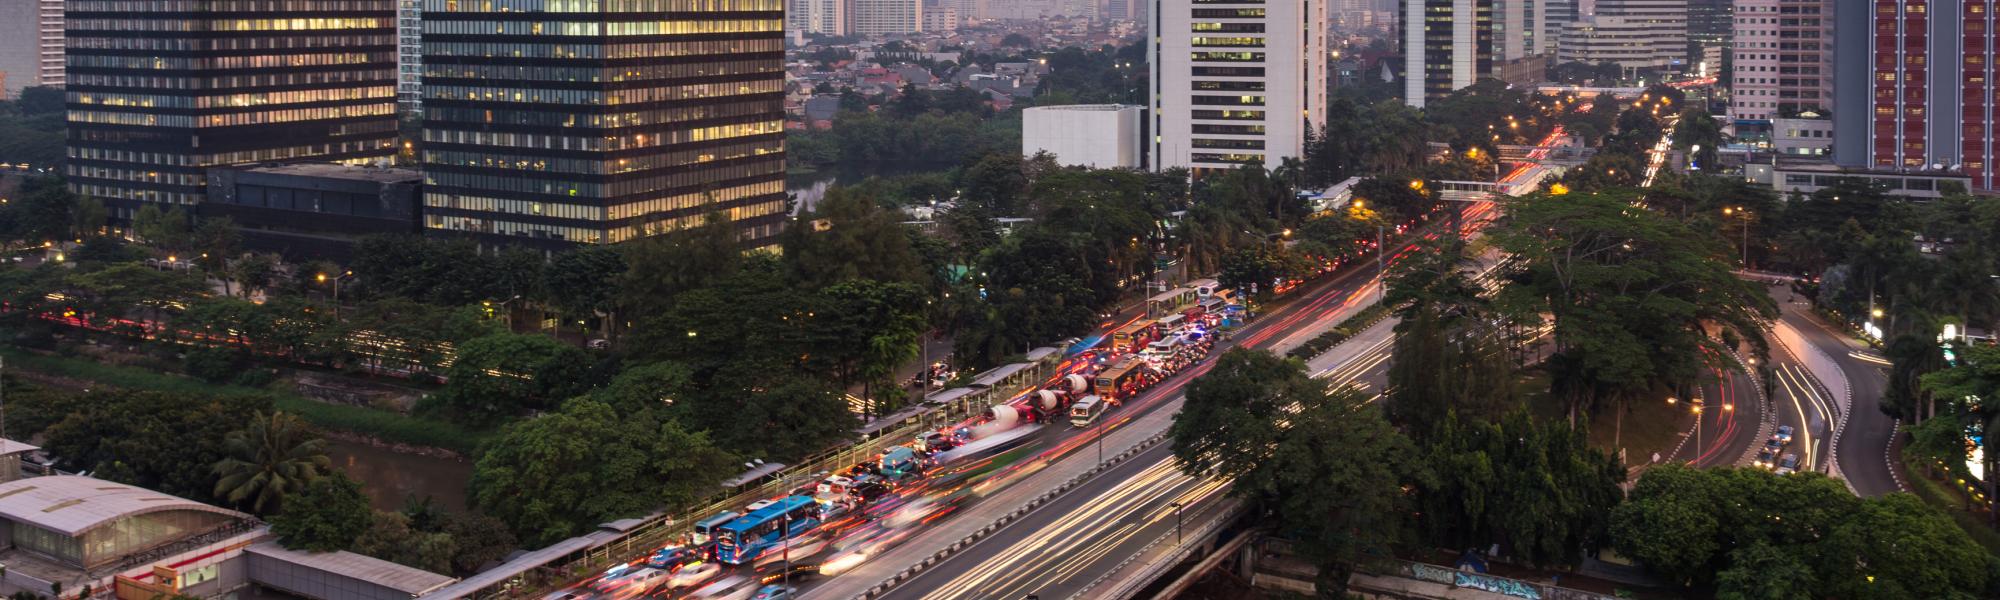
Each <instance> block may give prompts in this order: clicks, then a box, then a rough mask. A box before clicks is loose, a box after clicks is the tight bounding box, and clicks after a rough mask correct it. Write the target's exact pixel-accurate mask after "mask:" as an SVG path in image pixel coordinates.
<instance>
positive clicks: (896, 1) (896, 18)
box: [847, 0, 924, 37]
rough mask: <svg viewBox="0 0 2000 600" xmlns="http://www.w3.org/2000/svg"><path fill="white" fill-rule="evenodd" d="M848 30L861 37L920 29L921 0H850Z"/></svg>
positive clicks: (904, 32)
mask: <svg viewBox="0 0 2000 600" xmlns="http://www.w3.org/2000/svg"><path fill="white" fill-rule="evenodd" d="M847 8H848V10H849V11H852V12H851V13H850V20H849V21H848V23H849V32H850V33H852V34H853V35H858V36H862V37H868V36H880V35H902V34H907V33H916V32H919V31H923V30H924V2H923V0H853V1H852V2H851V3H850V4H848V6H847Z"/></svg>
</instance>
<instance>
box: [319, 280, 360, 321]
mask: <svg viewBox="0 0 2000 600" xmlns="http://www.w3.org/2000/svg"><path fill="white" fill-rule="evenodd" d="M353 276H354V272H353V271H346V272H343V273H341V274H340V276H338V277H334V278H333V320H335V321H339V320H340V280H342V279H346V278H349V277H353ZM314 279H317V280H318V281H319V282H320V283H326V280H327V277H326V274H325V273H320V274H318V275H315V276H314Z"/></svg>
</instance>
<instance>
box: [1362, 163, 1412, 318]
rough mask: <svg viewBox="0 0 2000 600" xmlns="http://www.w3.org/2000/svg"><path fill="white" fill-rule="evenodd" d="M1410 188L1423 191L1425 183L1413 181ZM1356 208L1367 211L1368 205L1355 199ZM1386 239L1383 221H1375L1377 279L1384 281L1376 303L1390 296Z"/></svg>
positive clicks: (1376, 294) (1378, 287)
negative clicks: (1384, 239)
mask: <svg viewBox="0 0 2000 600" xmlns="http://www.w3.org/2000/svg"><path fill="white" fill-rule="evenodd" d="M1410 186H1411V188H1412V189H1422V188H1423V182H1420V181H1411V182H1410ZM1354 208H1355V209H1357V210H1367V208H1368V205H1367V204H1366V203H1365V202H1363V201H1362V200H1361V199H1360V198H1355V199H1354ZM1384 237H1385V236H1384V235H1383V228H1382V220H1381V219H1376V220H1375V277H1376V278H1378V279H1382V282H1381V283H1380V284H1379V285H1377V286H1375V301H1376V302H1381V301H1382V300H1383V299H1385V298H1387V297H1388V295H1389V280H1388V277H1389V268H1388V267H1387V266H1386V263H1387V262H1388V258H1387V257H1386V256H1384V254H1386V253H1387V252H1388V251H1389V249H1388V248H1387V247H1386V246H1388V244H1387V243H1386V242H1384V241H1383V238H1384Z"/></svg>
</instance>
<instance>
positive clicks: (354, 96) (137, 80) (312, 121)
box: [64, 0, 396, 218]
mask: <svg viewBox="0 0 2000 600" xmlns="http://www.w3.org/2000/svg"><path fill="white" fill-rule="evenodd" d="M336 8H338V9H339V10H337V11H336V10H334V9H336ZM330 11H331V12H330ZM64 16H65V21H66V23H65V24H66V27H67V35H68V46H69V52H68V53H67V56H66V62H67V69H68V78H67V79H68V82H67V83H68V90H69V102H68V109H69V161H68V163H67V171H68V175H69V185H70V187H71V189H72V190H74V191H76V192H77V193H79V194H83V195H85V196H92V197H96V198H99V199H102V200H103V201H104V203H105V204H106V206H107V207H109V208H111V209H112V214H113V217H114V218H129V217H130V216H131V215H132V213H133V211H135V210H136V209H137V208H138V207H139V206H140V204H141V203H146V202H152V203H166V204H194V203H197V202H200V201H201V200H202V199H203V198H204V197H205V196H206V194H207V190H206V185H207V183H206V175H205V171H206V169H208V168H209V167H215V166H225V165H241V164H247V163H262V162H272V161H291V160H308V159H310V160H335V161H343V160H344V161H363V160H370V159H376V158H381V157H386V156H389V155H391V154H393V153H394V151H395V145H396V2H395V0H338V1H329V0H263V1H259V2H198V3H191V2H185V1H181V0H70V2H69V5H68V11H67V14H66V15H64Z"/></svg>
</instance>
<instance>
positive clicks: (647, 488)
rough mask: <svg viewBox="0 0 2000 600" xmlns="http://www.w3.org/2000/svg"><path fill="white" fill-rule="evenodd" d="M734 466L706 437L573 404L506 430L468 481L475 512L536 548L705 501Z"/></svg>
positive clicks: (587, 403)
mask: <svg viewBox="0 0 2000 600" xmlns="http://www.w3.org/2000/svg"><path fill="white" fill-rule="evenodd" d="M730 464H731V460H730V458H729V456H728V455H727V454H726V453H724V452H722V451H721V450H717V449H715V448H714V447H713V446H712V445H711V444H710V443H709V441H708V437H707V436H706V435H704V434H700V433H689V432H688V431H686V430H685V429H683V428H682V427H681V426H680V425H679V424H677V423H674V422H673V421H663V420H660V419H657V418H650V415H649V414H648V413H643V412H642V413H638V414H619V413H618V412H616V411H613V410H612V409H611V407H610V406H607V405H605V404H603V403H601V402H597V401H595V400H587V399H578V400H572V401H570V402H568V403H566V404H564V405H563V407H562V409H561V410H558V411H556V412H553V413H549V414H547V415H543V416H541V417H538V418H534V419H529V420H527V421H522V422H519V423H515V424H513V425H509V426H507V428H506V429H505V430H504V431H503V432H502V434H501V438H500V440H499V442H498V443H496V444H494V446H493V448H492V449H490V450H489V451H487V452H486V454H485V455H484V456H482V457H480V459H479V463H478V466H477V468H476V469H475V470H474V471H473V476H472V503H473V506H474V507H476V508H478V509H479V511H480V512H481V513H484V514H486V515H490V516H493V517H495V518H498V519H500V520H501V521H503V522H505V523H507V524H508V526H509V527H511V528H513V530H514V531H516V532H518V533H519V534H520V535H521V538H522V540H523V541H524V542H526V543H527V544H529V545H531V546H537V547H539V546H541V545H545V544H548V543H550V542H554V541H557V540H560V539H563V538H566V537H569V536H570V535H572V534H574V533H576V532H578V531H582V530H585V529H588V528H590V527H593V526H595V525H597V524H598V523H601V522H604V521H609V520H612V519H617V518H621V517H627V516H632V515H637V514H643V513H645V512H646V511H649V510H653V509H655V508H659V507H660V506H661V505H662V504H665V505H667V506H684V505H687V504H689V503H692V502H693V501H695V500H699V499H701V498H705V497H707V496H708V494H709V493H711V491H712V490H714V489H715V488H714V485H715V482H716V480H717V476H716V474H718V473H726V472H729V471H730Z"/></svg>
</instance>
